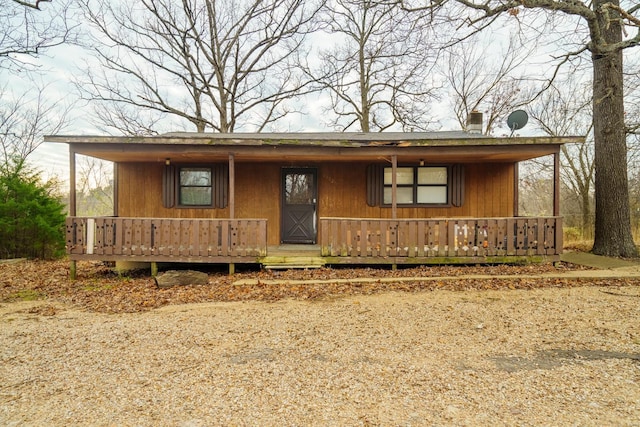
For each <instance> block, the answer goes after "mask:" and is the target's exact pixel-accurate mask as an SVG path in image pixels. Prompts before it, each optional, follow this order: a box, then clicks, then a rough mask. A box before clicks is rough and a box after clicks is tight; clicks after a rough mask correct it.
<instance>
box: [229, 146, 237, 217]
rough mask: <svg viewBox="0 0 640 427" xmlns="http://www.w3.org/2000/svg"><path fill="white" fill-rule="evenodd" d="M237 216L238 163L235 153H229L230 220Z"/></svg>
mask: <svg viewBox="0 0 640 427" xmlns="http://www.w3.org/2000/svg"><path fill="white" fill-rule="evenodd" d="M235 215H236V163H235V156H234V154H233V153H229V219H235Z"/></svg>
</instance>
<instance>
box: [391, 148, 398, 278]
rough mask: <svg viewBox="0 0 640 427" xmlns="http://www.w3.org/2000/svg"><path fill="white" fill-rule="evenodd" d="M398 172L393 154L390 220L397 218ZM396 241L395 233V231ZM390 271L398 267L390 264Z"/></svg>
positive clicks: (395, 156)
mask: <svg viewBox="0 0 640 427" xmlns="http://www.w3.org/2000/svg"><path fill="white" fill-rule="evenodd" d="M397 172H398V156H397V155H396V154H394V155H393V156H391V219H397V218H398V192H397V189H398V188H397V187H398V179H397V177H396V174H397ZM396 239H397V231H396ZM391 269H392V270H397V269H398V265H397V264H396V263H395V262H394V263H393V264H391Z"/></svg>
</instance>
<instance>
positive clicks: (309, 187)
mask: <svg viewBox="0 0 640 427" xmlns="http://www.w3.org/2000/svg"><path fill="white" fill-rule="evenodd" d="M314 188H315V184H314V182H313V174H312V173H288V174H287V176H286V177H285V190H284V191H285V203H287V204H288V205H306V204H311V203H314V201H313V198H314Z"/></svg>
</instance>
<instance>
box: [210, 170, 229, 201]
mask: <svg viewBox="0 0 640 427" xmlns="http://www.w3.org/2000/svg"><path fill="white" fill-rule="evenodd" d="M228 195H229V165H227V164H226V163H221V164H217V165H214V166H213V206H214V207H216V208H220V209H224V208H226V207H227V203H228V200H229V196H228Z"/></svg>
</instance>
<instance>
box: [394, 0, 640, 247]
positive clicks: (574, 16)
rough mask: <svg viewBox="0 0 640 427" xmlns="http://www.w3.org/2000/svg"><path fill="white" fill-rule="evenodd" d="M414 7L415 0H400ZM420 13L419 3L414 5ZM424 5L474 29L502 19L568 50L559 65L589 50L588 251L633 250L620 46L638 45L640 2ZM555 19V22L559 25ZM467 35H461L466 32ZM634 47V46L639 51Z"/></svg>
mask: <svg viewBox="0 0 640 427" xmlns="http://www.w3.org/2000/svg"><path fill="white" fill-rule="evenodd" d="M400 1H401V2H403V3H404V5H405V7H407V8H410V9H411V8H414V9H415V4H411V3H413V1H412V0H406V1H402V0H400ZM417 9H418V10H420V12H423V11H424V9H425V5H424V3H422V4H419V7H417ZM426 9H429V10H432V11H433V13H435V10H438V11H439V12H442V14H443V15H446V16H448V17H450V18H453V19H456V20H459V22H461V27H462V26H465V27H467V28H469V29H470V31H471V32H474V33H475V32H479V31H482V30H483V29H485V28H488V27H489V26H491V25H492V24H496V23H498V24H503V25H504V24H505V21H504V20H502V19H500V18H501V17H506V18H507V19H510V20H511V22H513V23H515V24H516V25H519V26H520V27H521V28H524V27H527V28H528V29H533V30H535V29H536V24H542V25H543V27H542V29H541V30H539V31H538V34H539V36H540V38H545V39H546V40H548V41H549V40H554V41H556V42H558V45H559V46H561V47H562V48H564V49H566V50H565V54H563V55H562V56H561V57H558V58H557V59H558V61H559V63H560V64H564V63H568V62H570V61H571V60H572V58H575V57H576V56H580V55H583V54H587V53H588V54H590V60H591V64H592V67H593V87H592V91H593V103H592V105H593V128H594V147H595V151H594V152H595V159H594V161H595V171H596V172H595V201H596V209H595V212H596V221H595V239H594V246H593V252H594V253H596V254H600V255H609V256H624V257H635V256H637V254H638V252H637V248H636V246H635V244H634V242H633V237H632V233H631V226H630V212H629V208H630V206H629V182H628V176H627V146H626V131H625V125H624V123H625V117H624V90H623V61H622V59H623V52H624V51H629V52H630V51H632V50H633V48H634V47H637V46H638V45H640V17H639V15H640V4H639V3H638V2H637V1H635V0H622V1H621V0H593V1H591V0H589V1H581V0H486V1H475V0H431V1H429V2H428V4H427V6H426ZM556 24H558V25H556ZM463 37H464V36H463ZM636 51H637V49H636Z"/></svg>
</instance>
